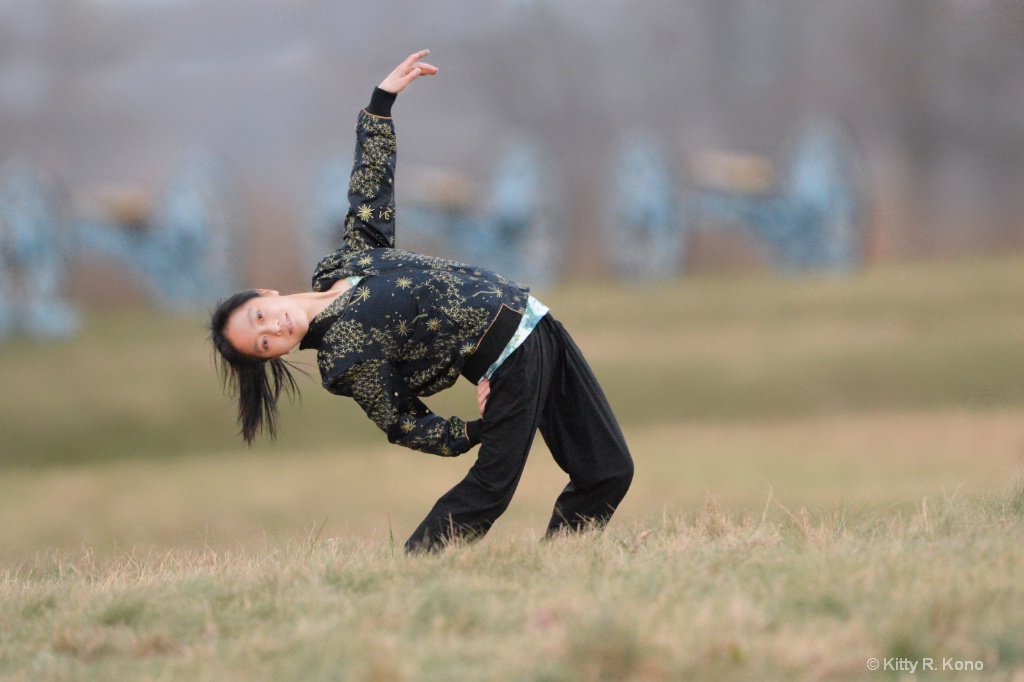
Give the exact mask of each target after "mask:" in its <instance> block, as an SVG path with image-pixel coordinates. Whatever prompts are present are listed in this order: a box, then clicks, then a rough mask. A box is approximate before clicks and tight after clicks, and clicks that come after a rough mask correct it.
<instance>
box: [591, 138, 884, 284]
mask: <svg viewBox="0 0 1024 682" xmlns="http://www.w3.org/2000/svg"><path fill="white" fill-rule="evenodd" d="M664 149H665V147H664V145H660V144H658V143H657V142H656V141H655V140H653V139H652V138H650V137H648V136H644V135H635V136H633V137H630V138H626V140H625V141H624V142H623V144H622V145H621V146H620V149H619V152H618V154H617V155H616V159H617V160H616V163H615V166H614V167H615V169H616V175H615V176H614V181H613V188H612V191H611V192H610V193H609V196H610V198H611V205H610V210H608V211H607V213H606V215H607V216H608V220H607V222H606V223H605V231H604V235H605V246H606V249H607V253H608V257H609V261H610V262H611V264H612V267H613V269H614V270H615V273H616V274H617V275H619V276H620V277H622V278H625V279H637V280H651V279H662V278H666V277H672V276H675V275H676V274H678V273H679V272H680V271H681V270H682V269H683V267H684V263H685V255H686V253H685V250H686V244H687V241H688V239H689V237H690V234H691V233H692V232H694V231H696V230H698V229H708V228H714V227H716V226H721V225H734V226H738V227H740V228H742V229H744V230H745V231H747V232H748V233H749V234H751V235H752V236H753V237H754V238H755V239H756V240H757V241H758V242H759V243H760V244H762V245H763V246H764V247H765V251H766V253H767V256H768V258H769V260H770V261H771V262H772V263H773V264H774V265H775V266H776V267H778V268H780V269H782V270H787V271H799V270H812V269H814V270H825V271H832V272H848V271H850V270H853V269H855V268H856V267H858V266H859V265H860V263H861V260H862V256H863V245H862V243H863V240H864V232H865V222H866V215H867V212H866V207H865V204H866V190H865V184H864V180H863V171H862V169H861V166H860V160H859V156H858V154H857V151H856V146H855V144H854V143H853V139H852V137H851V136H850V135H849V134H848V133H847V132H846V131H845V130H844V129H843V128H842V126H840V125H839V124H838V123H837V122H835V121H830V120H827V119H816V120H813V121H810V122H808V123H806V124H805V125H803V126H802V127H801V128H800V130H799V131H798V133H797V134H795V135H794V136H793V138H792V141H791V142H790V143H789V144H788V154H787V155H786V156H787V165H786V167H785V168H784V169H783V171H782V172H781V173H777V172H776V170H775V169H774V168H773V167H772V165H771V164H770V163H769V162H768V161H767V160H766V159H764V158H761V157H757V156H749V155H736V154H722V153H713V154H705V155H701V156H700V157H698V158H696V159H695V162H694V164H693V166H694V168H693V169H692V171H691V172H692V177H691V179H690V182H689V185H688V186H687V187H684V188H683V189H682V190H679V189H677V187H676V181H675V179H674V176H673V173H672V171H671V169H670V166H669V163H668V160H667V155H666V153H665V152H664ZM777 175H781V176H782V178H781V181H776V179H775V178H776V176H777Z"/></svg>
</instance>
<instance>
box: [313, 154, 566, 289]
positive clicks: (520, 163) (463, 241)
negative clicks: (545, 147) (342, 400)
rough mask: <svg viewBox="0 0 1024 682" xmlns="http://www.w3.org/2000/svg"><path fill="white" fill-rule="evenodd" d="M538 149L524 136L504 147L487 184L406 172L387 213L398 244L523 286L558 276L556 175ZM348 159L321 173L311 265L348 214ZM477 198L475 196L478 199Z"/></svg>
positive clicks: (337, 239)
mask: <svg viewBox="0 0 1024 682" xmlns="http://www.w3.org/2000/svg"><path fill="white" fill-rule="evenodd" d="M552 168H553V167H552V164H551V162H550V160H549V159H548V158H547V157H546V155H545V154H544V153H543V151H542V150H541V148H540V146H539V145H538V144H536V143H535V142H533V141H532V140H528V139H520V140H517V141H515V142H513V143H511V144H509V145H508V146H507V148H506V149H505V151H504V153H503V154H502V155H501V156H500V157H499V159H498V160H497V162H496V163H495V166H494V170H493V172H492V176H491V180H490V183H489V187H488V189H487V190H486V191H482V192H479V193H478V192H477V188H476V185H477V183H475V182H473V181H472V180H470V179H468V178H465V177H463V176H460V175H458V174H454V173H449V172H444V171H438V170H429V171H424V170H420V171H419V172H417V170H416V169H413V170H412V171H411V172H410V177H409V179H408V180H403V182H402V185H403V188H405V189H403V190H402V191H401V196H400V197H399V199H398V207H397V210H396V212H395V220H396V221H397V232H398V246H399V248H409V249H413V250H417V251H422V252H425V253H430V254H436V255H440V256H445V257H449V258H455V259H458V260H463V261H467V262H470V263H473V264H476V265H481V266H484V267H487V268H489V269H493V270H495V271H497V272H500V273H501V274H503V275H506V276H508V277H510V278H512V279H516V280H520V281H523V282H531V283H538V282H546V281H551V280H554V279H557V278H558V277H559V276H560V275H561V272H562V261H563V258H564V253H565V239H564V236H565V234H566V232H567V230H566V229H565V226H564V225H563V224H560V216H559V211H558V196H559V190H558V186H559V185H558V178H557V175H556V174H555V173H554V172H553V171H552ZM351 169H352V164H351V161H350V160H344V161H343V160H341V159H336V160H333V161H330V162H328V163H327V164H325V165H324V167H323V168H322V169H321V171H320V173H319V174H318V176H317V179H316V185H315V189H314V193H313V194H314V201H313V204H314V207H315V208H314V215H313V220H312V224H311V226H310V229H309V230H308V237H307V239H306V244H307V245H306V260H307V261H308V262H309V263H310V264H313V263H315V262H316V261H317V260H318V259H319V258H321V257H322V256H323V255H324V254H327V253H329V252H330V251H332V250H334V249H336V248H338V247H339V246H340V245H341V239H342V236H343V233H344V223H345V215H346V213H347V211H348V194H347V193H348V181H349V174H350V172H351ZM478 194H479V195H480V196H478Z"/></svg>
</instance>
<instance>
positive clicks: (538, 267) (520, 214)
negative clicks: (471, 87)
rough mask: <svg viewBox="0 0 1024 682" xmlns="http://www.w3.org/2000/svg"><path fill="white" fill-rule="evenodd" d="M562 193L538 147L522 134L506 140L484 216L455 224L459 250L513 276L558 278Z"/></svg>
mask: <svg viewBox="0 0 1024 682" xmlns="http://www.w3.org/2000/svg"><path fill="white" fill-rule="evenodd" d="M561 196H564V195H562V194H561V193H560V191H559V185H558V176H557V174H556V173H555V172H554V166H553V163H552V162H551V160H550V159H548V158H547V157H546V155H545V153H544V151H543V149H542V148H541V146H540V145H539V144H538V143H536V142H535V141H534V140H532V139H525V138H523V139H519V140H517V141H515V142H513V143H511V144H509V145H508V146H507V147H506V149H505V150H504V152H503V153H502V155H501V156H500V157H499V159H498V161H497V163H496V164H495V167H494V170H493V172H492V176H491V183H490V189H489V191H488V195H487V198H486V199H485V202H486V208H485V213H484V216H483V217H482V218H481V219H480V220H478V221H475V222H467V221H463V222H460V223H456V225H455V226H456V230H455V235H456V244H457V245H458V250H459V252H460V254H464V258H465V259H466V260H468V261H470V262H473V263H480V264H481V265H485V266H487V267H488V268H491V269H493V270H495V271H497V272H500V273H502V274H503V275H506V276H508V277H510V278H512V279H514V280H518V281H522V282H526V283H543V282H549V281H553V280H556V279H558V278H559V277H560V276H561V275H562V266H563V261H564V258H565V248H566V241H565V235H566V233H567V231H568V230H567V229H566V225H565V224H564V215H559V211H558V208H559V206H558V201H559V197H561Z"/></svg>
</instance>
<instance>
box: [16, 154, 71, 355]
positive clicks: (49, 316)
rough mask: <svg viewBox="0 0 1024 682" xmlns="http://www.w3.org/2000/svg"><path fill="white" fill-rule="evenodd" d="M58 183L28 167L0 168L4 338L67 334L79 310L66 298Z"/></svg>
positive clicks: (46, 337)
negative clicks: (44, 177)
mask: <svg viewBox="0 0 1024 682" xmlns="http://www.w3.org/2000/svg"><path fill="white" fill-rule="evenodd" d="M59 205H60V202H59V201H58V198H57V191H56V189H55V187H54V184H53V183H51V182H48V181H46V180H45V179H43V178H42V176H40V175H38V174H36V173H33V172H32V171H30V170H29V169H28V168H26V167H24V166H21V165H16V164H8V165H6V166H5V167H4V168H3V169H2V171H0V338H3V337H5V336H11V335H14V334H25V335H28V336H30V337H33V338H39V339H64V338H68V337H70V336H72V335H74V334H75V332H76V331H77V330H78V328H79V315H78V314H77V312H76V311H75V309H74V307H73V306H72V305H71V304H70V303H69V302H68V301H67V300H66V299H65V298H64V289H65V286H66V279H67V267H66V263H65V255H64V254H65V251H66V249H65V248H64V234H63V232H62V231H61V229H60V227H61V221H60V215H59V213H58V206H59Z"/></svg>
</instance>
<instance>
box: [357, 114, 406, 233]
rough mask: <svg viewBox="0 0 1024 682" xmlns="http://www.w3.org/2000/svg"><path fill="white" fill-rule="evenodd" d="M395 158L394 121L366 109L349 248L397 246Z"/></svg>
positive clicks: (360, 126)
mask: <svg viewBox="0 0 1024 682" xmlns="http://www.w3.org/2000/svg"><path fill="white" fill-rule="evenodd" d="M370 108H371V109H373V108H374V107H372V106H371V107H370ZM376 110H379V109H376ZM388 111H390V109H388ZM395 159H396V146H395V126H394V120H393V119H392V118H391V117H390V116H379V115H376V114H372V113H370V112H369V111H367V110H365V109H364V110H362V111H360V112H359V118H358V120H357V121H356V151H355V158H354V159H353V162H352V175H351V177H350V179H349V187H348V204H349V208H348V213H347V214H346V216H345V237H344V241H345V246H346V248H347V249H348V250H350V251H362V250H364V249H374V248H392V247H394V245H395V194H394V192H395V187H394V182H395Z"/></svg>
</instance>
